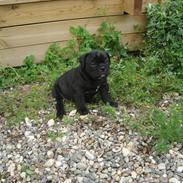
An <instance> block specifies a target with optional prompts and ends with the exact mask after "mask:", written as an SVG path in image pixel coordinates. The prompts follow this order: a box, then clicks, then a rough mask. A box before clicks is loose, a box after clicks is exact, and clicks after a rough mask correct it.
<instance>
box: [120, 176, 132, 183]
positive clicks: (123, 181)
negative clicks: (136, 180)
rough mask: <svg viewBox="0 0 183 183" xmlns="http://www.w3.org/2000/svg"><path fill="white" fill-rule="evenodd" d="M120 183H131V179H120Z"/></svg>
mask: <svg viewBox="0 0 183 183" xmlns="http://www.w3.org/2000/svg"><path fill="white" fill-rule="evenodd" d="M119 182H120V183H131V182H132V178H131V177H121V179H120V181H119Z"/></svg>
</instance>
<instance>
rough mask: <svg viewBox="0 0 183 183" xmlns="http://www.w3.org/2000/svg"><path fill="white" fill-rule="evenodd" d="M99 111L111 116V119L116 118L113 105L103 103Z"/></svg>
mask: <svg viewBox="0 0 183 183" xmlns="http://www.w3.org/2000/svg"><path fill="white" fill-rule="evenodd" d="M101 112H102V113H103V114H104V115H105V116H107V117H109V118H111V119H113V120H114V119H116V117H117V116H116V109H115V108H114V107H111V106H110V105H103V106H102V107H101Z"/></svg>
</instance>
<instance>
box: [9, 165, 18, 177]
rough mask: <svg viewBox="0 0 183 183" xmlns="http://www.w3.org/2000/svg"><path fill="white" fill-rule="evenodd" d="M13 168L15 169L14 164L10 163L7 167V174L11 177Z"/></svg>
mask: <svg viewBox="0 0 183 183" xmlns="http://www.w3.org/2000/svg"><path fill="white" fill-rule="evenodd" d="M15 168H16V166H15V164H14V163H12V162H11V163H10V165H9V167H8V172H9V173H10V175H11V176H14V171H15Z"/></svg>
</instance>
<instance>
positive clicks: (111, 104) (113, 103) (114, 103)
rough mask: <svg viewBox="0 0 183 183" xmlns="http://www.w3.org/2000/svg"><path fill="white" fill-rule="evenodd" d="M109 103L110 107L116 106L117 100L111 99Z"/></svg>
mask: <svg viewBox="0 0 183 183" xmlns="http://www.w3.org/2000/svg"><path fill="white" fill-rule="evenodd" d="M109 104H110V106H112V107H118V103H117V102H113V101H111V102H109Z"/></svg>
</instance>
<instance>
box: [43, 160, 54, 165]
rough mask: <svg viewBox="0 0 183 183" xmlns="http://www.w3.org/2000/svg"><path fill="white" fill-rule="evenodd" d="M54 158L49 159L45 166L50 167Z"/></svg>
mask: <svg viewBox="0 0 183 183" xmlns="http://www.w3.org/2000/svg"><path fill="white" fill-rule="evenodd" d="M54 162H55V160H54V159H49V160H47V161H46V163H45V167H52V166H53V164H54Z"/></svg>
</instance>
